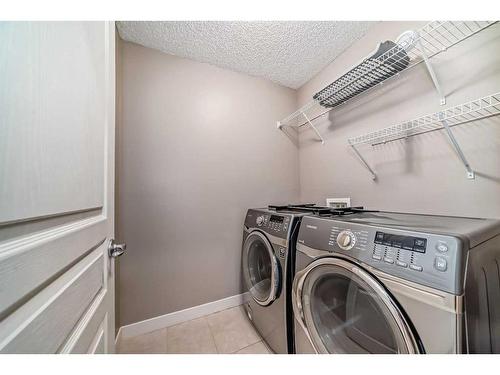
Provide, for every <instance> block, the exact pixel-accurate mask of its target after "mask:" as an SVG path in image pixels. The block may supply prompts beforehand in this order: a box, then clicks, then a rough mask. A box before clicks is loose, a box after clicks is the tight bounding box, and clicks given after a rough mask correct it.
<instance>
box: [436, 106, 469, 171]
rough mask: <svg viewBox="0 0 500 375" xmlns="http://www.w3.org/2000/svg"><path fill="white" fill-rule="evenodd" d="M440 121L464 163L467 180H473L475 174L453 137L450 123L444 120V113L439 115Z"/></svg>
mask: <svg viewBox="0 0 500 375" xmlns="http://www.w3.org/2000/svg"><path fill="white" fill-rule="evenodd" d="M439 119H440V121H441V124H443V126H444V128H445V130H446V133H447V134H448V138H450V141H451V143H452V144H453V147H454V148H455V151H456V152H457V154H458V156H459V157H460V160H462V163H463V164H464V166H465V169H466V170H467V178H468V179H469V180H473V179H474V178H475V177H476V176H475V173H474V171H473V170H472V168H471V167H470V164H469V162H468V161H467V159H466V158H465V155H464V153H463V152H462V149H461V148H460V145H459V144H458V142H457V140H456V138H455V136H454V135H453V132H452V131H451V128H450V126H449V125H448V122H447V121H446V120H445V119H444V115H443V113H442V112H441V113H440V114H439Z"/></svg>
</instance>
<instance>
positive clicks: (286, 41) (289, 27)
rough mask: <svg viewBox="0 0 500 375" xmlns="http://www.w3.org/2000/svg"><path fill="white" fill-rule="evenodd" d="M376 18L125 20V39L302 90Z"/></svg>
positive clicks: (121, 24) (120, 26) (121, 28)
mask: <svg viewBox="0 0 500 375" xmlns="http://www.w3.org/2000/svg"><path fill="white" fill-rule="evenodd" d="M372 24H373V22H345V21H332V22H330V21H328V22H316V21H299V22H295V21H294V22H291V21H280V22H278V21H276V22H274V21H266V22H222V21H221V22H219V21H165V22H164V21H161V22H160V21H121V22H118V31H119V33H120V36H121V38H122V39H124V40H126V41H130V42H134V43H138V44H141V45H143V46H145V47H150V48H155V49H158V50H160V51H163V52H166V53H168V54H171V55H176V56H180V57H185V58H189V59H193V60H196V61H200V62H206V63H210V64H213V65H217V66H220V67H223V68H227V69H231V70H234V71H237V72H241V73H246V74H250V75H253V76H258V77H263V78H267V79H270V80H272V81H274V82H277V83H279V84H282V85H284V86H288V87H291V88H294V89H296V88H299V87H300V86H302V85H303V84H304V83H306V82H307V81H308V80H309V79H311V78H312V77H313V76H314V75H315V74H317V73H318V72H319V71H320V70H321V69H323V68H324V67H325V66H326V65H328V64H329V63H330V62H331V61H332V60H333V59H335V57H337V56H338V55H339V54H341V53H342V51H344V50H345V49H346V48H347V47H349V46H350V45H351V44H352V43H353V42H354V41H356V40H357V39H359V38H360V37H362V36H363V35H364V34H365V33H366V32H367V30H368V28H369V27H370V26H371V25H372Z"/></svg>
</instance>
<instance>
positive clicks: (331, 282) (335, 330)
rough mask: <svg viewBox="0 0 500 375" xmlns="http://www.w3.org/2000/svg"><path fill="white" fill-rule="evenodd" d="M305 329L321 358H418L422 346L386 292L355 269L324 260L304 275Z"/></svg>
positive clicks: (334, 259) (336, 260)
mask: <svg viewBox="0 0 500 375" xmlns="http://www.w3.org/2000/svg"><path fill="white" fill-rule="evenodd" d="M301 276H302V280H301V282H300V283H301V296H302V298H301V304H302V307H301V308H302V312H303V314H302V315H303V319H304V325H305V327H306V329H307V331H308V334H309V337H310V339H311V341H312V343H313V345H314V347H315V348H316V350H317V351H318V352H320V353H345V354H351V353H352V354H356V353H360V354H361V353H363V354H366V353H385V354H392V353H417V352H419V349H418V345H417V341H416V339H415V336H414V335H413V332H412V330H411V328H410V327H409V325H408V324H407V321H406V319H405V317H404V315H403V314H402V313H401V310H400V309H399V307H398V305H397V304H396V303H395V301H394V300H393V299H392V297H391V296H390V295H389V294H388V293H387V291H386V290H385V288H384V287H383V286H382V285H381V284H380V283H379V282H378V281H376V280H375V279H374V278H373V277H372V276H371V275H370V274H369V273H367V272H366V271H364V270H362V269H361V268H359V267H358V266H357V265H355V264H354V263H351V262H349V261H346V260H343V259H339V258H326V259H321V260H319V261H317V262H315V263H313V264H312V265H311V266H309V267H308V268H306V270H305V272H304V273H303V274H302V275H301Z"/></svg>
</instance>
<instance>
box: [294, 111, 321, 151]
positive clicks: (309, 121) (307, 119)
mask: <svg viewBox="0 0 500 375" xmlns="http://www.w3.org/2000/svg"><path fill="white" fill-rule="evenodd" d="M300 112H301V113H302V115H303V116H304V117H305V119H306V121H307V122H308V124H309V126H310V127H311V128H313V130H314V131H315V132H316V135H317V136H318V138H319V140H320V141H321V144H322V145H324V144H325V140H324V139H323V137H322V136H321V134H320V133H319V131H318V129H316V127H315V126H314V125H313V124H312V122H311V120H309V117H307V115H306V114H305V113H304V112H303V111H300Z"/></svg>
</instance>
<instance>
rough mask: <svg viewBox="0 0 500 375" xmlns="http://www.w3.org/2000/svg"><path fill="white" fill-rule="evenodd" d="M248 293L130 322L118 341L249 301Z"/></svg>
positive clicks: (121, 331)
mask: <svg viewBox="0 0 500 375" xmlns="http://www.w3.org/2000/svg"><path fill="white" fill-rule="evenodd" d="M249 298H250V296H249V294H248V293H243V294H237V295H235V296H231V297H227V298H223V299H220V300H218V301H213V302H209V303H205V304H203V305H199V306H194V307H190V308H188V309H185V310H180V311H175V312H172V313H169V314H165V315H160V316H156V317H154V318H151V319H146V320H143V321H140V322H137V323H132V324H128V325H126V326H122V327H120V329H119V330H118V334H117V335H116V343H118V341H119V339H120V338H122V337H123V338H125V337H132V336H137V335H142V334H144V333H148V332H152V331H155V330H157V329H161V328H165V327H170V326H173V325H175V324H179V323H183V322H187V321H188V320H192V319H196V318H201V317H202V316H205V315H208V314H213V313H216V312H219V311H222V310H226V309H229V308H231V307H235V306H239V305H242V304H243V303H245V302H246V301H248V299H249Z"/></svg>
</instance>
